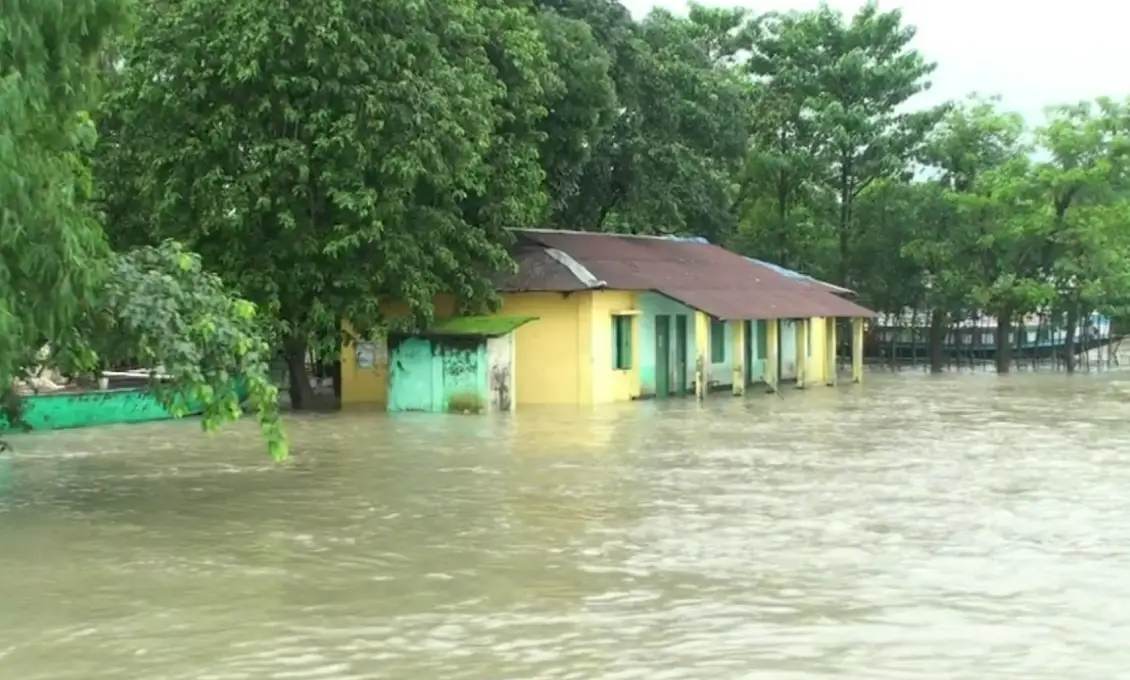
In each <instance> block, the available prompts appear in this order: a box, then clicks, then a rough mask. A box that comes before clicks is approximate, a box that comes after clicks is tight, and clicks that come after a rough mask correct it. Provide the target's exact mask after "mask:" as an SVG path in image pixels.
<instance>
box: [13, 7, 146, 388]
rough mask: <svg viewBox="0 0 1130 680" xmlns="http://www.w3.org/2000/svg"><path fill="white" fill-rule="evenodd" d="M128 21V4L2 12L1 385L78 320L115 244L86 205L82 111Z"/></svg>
mask: <svg viewBox="0 0 1130 680" xmlns="http://www.w3.org/2000/svg"><path fill="white" fill-rule="evenodd" d="M123 19H124V2H123V1H122V0H82V1H80V2H73V3H72V2H63V0H56V1H51V0H45V1H44V2H15V3H10V4H5V6H4V8H3V9H2V10H0V55H3V57H2V59H3V60H2V61H0V381H2V383H0V384H2V387H3V388H5V389H7V388H8V387H9V386H10V385H11V382H12V380H13V379H14V378H18V377H20V376H21V375H22V374H23V371H24V369H25V368H26V367H27V366H29V365H31V364H32V363H33V358H34V356H35V354H36V353H37V352H38V351H39V348H40V347H41V346H42V345H43V343H44V342H45V341H46V340H47V339H49V338H52V337H55V336H56V335H58V334H60V333H63V332H65V331H67V330H69V328H70V327H71V326H72V325H73V324H74V322H75V320H76V318H78V317H79V316H80V315H81V314H82V310H83V306H82V303H83V301H84V300H85V299H87V298H89V297H91V296H93V295H95V294H96V293H97V290H98V287H99V284H100V282H101V281H102V280H103V279H104V276H105V273H106V267H107V264H108V260H109V254H110V251H109V248H108V247H107V244H106V239H105V237H104V235H103V232H102V229H101V227H100V226H99V224H98V222H97V220H96V219H95V217H94V215H93V214H91V212H90V211H89V210H88V209H87V205H86V203H85V198H86V197H87V196H88V195H89V193H90V191H91V177H90V173H89V171H88V168H87V167H86V165H85V164H84V163H83V157H82V154H83V152H84V151H85V150H87V149H89V148H90V146H91V145H92V144H93V141H94V138H95V135H94V130H93V125H92V124H91V121H90V118H89V117H88V116H86V115H85V114H84V113H83V112H84V109H86V108H87V107H88V106H89V105H90V103H91V100H92V98H93V96H94V92H93V88H94V87H95V85H96V82H95V72H94V70H93V69H92V68H91V62H92V60H93V59H94V58H95V57H96V55H97V54H98V52H99V49H100V48H101V46H102V44H103V42H104V41H105V40H106V38H107V36H108V35H109V34H110V33H111V32H112V31H113V30H115V28H117V27H118V26H119V25H121V22H122V20H123Z"/></svg>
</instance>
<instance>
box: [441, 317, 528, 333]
mask: <svg viewBox="0 0 1130 680" xmlns="http://www.w3.org/2000/svg"><path fill="white" fill-rule="evenodd" d="M536 320H537V317H536V316H449V317H447V318H443V319H436V320H435V322H434V323H433V324H432V325H431V326H430V327H428V329H427V330H426V331H424V332H423V333H421V335H432V336H480V337H487V338H494V337H498V336H500V335H506V334H507V333H509V332H511V331H513V330H514V329H516V328H518V327H519V326H521V325H522V324H526V323H529V322H531V321H536Z"/></svg>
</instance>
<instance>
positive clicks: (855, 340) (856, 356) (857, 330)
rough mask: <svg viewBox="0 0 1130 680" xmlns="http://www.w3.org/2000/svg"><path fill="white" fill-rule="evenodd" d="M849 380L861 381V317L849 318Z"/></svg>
mask: <svg viewBox="0 0 1130 680" xmlns="http://www.w3.org/2000/svg"><path fill="white" fill-rule="evenodd" d="M851 381H852V382H857V383H861V382H863V319H861V318H855V319H852V320H851Z"/></svg>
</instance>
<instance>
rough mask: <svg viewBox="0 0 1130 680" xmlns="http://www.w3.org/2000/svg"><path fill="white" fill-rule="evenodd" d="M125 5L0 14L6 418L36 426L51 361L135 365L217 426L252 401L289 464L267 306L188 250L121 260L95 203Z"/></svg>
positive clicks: (0, 381) (44, 5)
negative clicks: (103, 85)
mask: <svg viewBox="0 0 1130 680" xmlns="http://www.w3.org/2000/svg"><path fill="white" fill-rule="evenodd" d="M124 10H125V5H124V3H122V2H120V1H117V0H84V1H81V2H76V3H63V2H50V1H47V2H16V3H9V4H7V5H5V7H4V8H3V10H0V54H3V55H4V61H3V62H0V111H2V112H3V115H0V217H2V219H0V222H2V225H0V389H2V390H3V404H2V406H3V418H4V420H5V421H6V423H7V424H8V425H9V426H20V425H21V424H22V420H21V414H22V411H23V407H24V398H23V397H22V396H21V395H20V394H18V393H17V391H16V390H15V383H16V382H17V381H21V380H24V379H25V378H27V377H28V376H29V372H31V371H34V370H37V369H38V368H39V367H40V365H41V364H44V363H46V364H48V365H50V366H51V367H53V368H57V369H61V370H62V371H63V372H65V373H68V374H71V375H76V374H80V373H87V374H90V373H97V371H98V370H99V369H100V368H103V367H105V366H107V365H109V364H114V363H116V362H119V361H123V360H127V359H128V360H130V361H131V362H133V363H134V365H141V366H144V367H149V368H152V369H154V372H155V373H156V372H158V371H159V372H160V373H161V374H162V376H161V378H160V379H158V380H156V381H155V382H154V390H155V392H156V394H157V396H158V397H159V398H160V399H161V400H162V402H163V403H165V404H166V405H168V406H170V407H171V408H172V409H173V410H174V413H183V412H184V410H185V408H186V404H187V401H186V400H194V401H196V402H198V403H200V404H202V405H203V407H204V421H203V422H204V425H205V427H206V428H209V429H211V428H213V427H215V426H216V425H218V424H220V423H223V422H226V421H230V420H234V419H237V418H239V417H240V415H241V410H240V407H241V401H242V400H243V396H244V394H247V396H249V397H250V400H251V403H252V405H253V406H254V407H255V408H256V410H257V411H258V412H259V415H260V420H261V423H262V425H263V429H264V433H265V434H266V435H267V438H268V441H269V446H270V451H271V453H272V454H273V455H274V456H276V457H280V458H281V457H284V456H285V455H286V453H287V451H286V439H285V436H284V434H283V431H282V428H281V425H280V423H279V421H278V412H277V400H276V392H275V390H274V387H273V386H272V385H271V383H270V381H269V380H268V377H267V373H266V366H265V363H264V362H263V360H262V359H263V356H264V343H263V340H262V337H261V334H260V332H259V328H258V327H257V325H256V322H255V310H254V308H253V306H251V305H250V304H249V303H247V302H246V301H243V300H240V299H239V298H238V297H236V296H234V295H232V293H231V292H230V291H228V290H226V289H224V288H223V287H221V286H219V285H218V284H217V283H216V282H215V281H214V279H213V278H212V277H209V276H208V275H207V274H206V273H204V272H203V271H201V269H200V267H199V263H198V261H197V259H196V258H195V257H194V256H193V255H192V254H191V253H187V252H185V251H184V250H183V249H182V248H181V247H180V246H179V245H177V244H174V243H167V244H164V245H163V246H161V247H160V248H146V249H142V250H138V251H132V252H128V253H121V254H116V253H114V252H112V251H111V250H110V248H109V247H108V244H107V239H106V236H105V233H104V231H103V229H102V227H101V225H100V224H99V221H98V217H99V215H98V213H97V212H95V211H94V210H93V206H92V204H91V202H90V200H89V199H90V197H91V195H92V194H93V192H94V181H93V178H92V176H91V172H90V165H89V162H88V153H89V151H90V149H91V147H92V145H93V144H94V143H95V139H96V133H95V126H94V124H93V122H92V121H91V119H90V117H89V116H88V115H87V114H86V113H85V111H86V110H88V109H89V108H90V107H91V106H93V104H94V98H95V95H96V92H97V90H96V86H97V76H98V74H99V71H100V70H101V69H102V66H103V65H104V63H105V62H104V61H103V60H102V59H100V58H101V57H103V56H104V55H103V52H102V50H103V47H104V45H105V43H106V41H107V39H108V38H109V37H110V36H111V35H112V34H113V31H114V30H115V29H116V28H118V27H119V26H121V25H122V24H123V22H124V20H125V18H126V16H125V11H124ZM45 347H46V348H48V349H49V350H50V351H49V352H47V353H46V355H45V354H44V352H43V349H44V348H45ZM238 381H242V385H243V387H244V389H243V390H240V389H237V385H238Z"/></svg>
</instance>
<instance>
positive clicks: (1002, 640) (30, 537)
mask: <svg viewBox="0 0 1130 680" xmlns="http://www.w3.org/2000/svg"><path fill="white" fill-rule="evenodd" d="M782 395H783V398H778V397H776V396H772V395H761V394H756V395H750V396H749V397H747V398H744V399H734V398H730V397H716V398H713V399H711V400H709V401H708V402H707V403H706V404H705V405H701V406H700V405H698V404H696V403H695V402H694V401H693V400H686V401H683V400H676V401H668V402H646V403H638V404H626V405H620V406H616V407H614V408H609V409H605V410H601V411H596V412H594V411H589V410H586V411H579V410H576V409H567V410H565V409H544V410H539V409H527V410H523V411H521V412H520V413H518V414H515V415H514V416H513V417H510V418H505V417H502V418H487V417H468V416H439V415H414V414H413V415H403V416H395V417H393V416H386V415H383V414H382V415H374V414H371V413H342V414H332V415H323V416H310V417H297V418H291V419H289V421H288V427H289V429H290V433H291V437H292V440H293V449H294V452H295V459H294V460H293V461H291V462H290V463H288V464H286V465H283V466H274V465H272V464H270V463H269V461H268V459H267V456H266V453H265V452H264V450H263V446H262V445H261V443H260V442H259V441H258V439H257V434H256V432H255V429H254V427H253V426H252V425H251V424H250V423H248V425H247V426H246V427H240V428H235V429H233V430H228V431H226V432H224V433H221V434H219V435H216V436H212V437H209V436H206V435H203V434H201V433H200V432H199V431H198V428H197V427H196V425H195V424H193V423H177V424H161V425H154V426H149V425H145V426H132V427H120V428H107V429H101V430H88V431H72V432H64V433H54V434H49V435H42V436H38V435H37V436H26V437H17V438H12V439H11V440H9V441H10V443H11V444H12V445H13V448H14V449H15V450H14V452H12V453H10V454H5V456H6V458H5V459H4V460H0V671H2V673H0V677H4V678H19V679H20V680H126V679H128V680H134V679H137V680H237V679H247V680H268V679H276V678H277V679H283V678H287V679H292V680H303V679H311V680H314V679H318V680H347V679H348V680H354V679H362V678H363V679H366V680H369V679H374V680H376V679H389V680H430V679H437V680H439V679H443V680H567V679H568V680H636V679H639V680H644V679H647V680H730V679H734V680H740V679H745V678H772V679H774V680H777V679H780V680H810V679H816V678H836V679H841V678H843V679H846V678H853V679H858V680H885V679H897V680H912V679H914V680H917V679H919V678H931V679H934V678H937V679H942V678H944V679H966V678H968V679H970V680H973V679H977V680H981V679H982V678H994V679H1006V678H1017V679H1020V678H1023V679H1024V680H1041V679H1045V678H1046V679H1048V680H1052V679H1054V680H1075V679H1078V680H1096V679H1100V678H1115V677H1121V676H1122V675H1123V674H1124V673H1126V672H1127V671H1128V670H1130V648H1128V647H1127V646H1126V644H1124V640H1123V636H1122V635H1121V632H1122V631H1124V630H1127V629H1130V581H1127V582H1125V583H1123V581H1122V578H1123V577H1124V576H1125V574H1126V573H1128V572H1130V379H1128V376H1127V375H1126V374H1120V373H1119V372H1111V373H1107V374H1103V375H1098V376H1075V377H1068V376H1065V375H1062V374H1052V373H1047V374H1018V375H1013V376H1009V377H1004V378H998V377H996V376H993V375H988V374H978V375H966V376H953V375H951V376H943V377H929V376H924V375H920V374H903V375H890V374H887V375H884V374H875V375H871V376H869V377H868V383H867V384H866V385H864V386H853V387H841V388H839V389H834V390H833V389H823V388H820V389H813V390H809V391H803V392H801V391H794V390H788V389H786V390H784V391H783V392H782Z"/></svg>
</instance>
